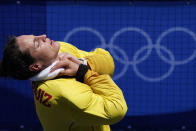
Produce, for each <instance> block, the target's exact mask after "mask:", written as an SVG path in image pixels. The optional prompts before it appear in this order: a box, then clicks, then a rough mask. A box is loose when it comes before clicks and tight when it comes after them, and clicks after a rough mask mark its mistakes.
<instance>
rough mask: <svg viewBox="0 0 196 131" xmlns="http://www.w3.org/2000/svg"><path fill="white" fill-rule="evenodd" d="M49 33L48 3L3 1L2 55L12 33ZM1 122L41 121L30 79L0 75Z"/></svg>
mask: <svg viewBox="0 0 196 131" xmlns="http://www.w3.org/2000/svg"><path fill="white" fill-rule="evenodd" d="M43 33H46V7H45V5H44V4H38V5H28V4H26V5H24V4H22V3H19V4H16V3H13V4H6V3H3V4H2V3H1V5H0V43H1V44H0V52H1V53H0V57H1V58H2V53H3V47H4V43H5V42H6V37H7V36H9V35H16V36H18V35H22V34H35V35H39V34H43ZM0 90H1V92H0V99H1V106H0V107H1V108H0V123H1V124H0V125H1V126H2V125H6V124H8V125H10V124H11V123H12V124H13V125H16V124H29V125H32V124H33V123H38V119H37V116H36V113H35V107H34V102H33V94H32V89H31V86H30V81H17V80H12V79H2V78H1V79H0Z"/></svg>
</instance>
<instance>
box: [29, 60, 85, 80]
mask: <svg viewBox="0 0 196 131" xmlns="http://www.w3.org/2000/svg"><path fill="white" fill-rule="evenodd" d="M78 60H81V61H83V62H84V65H87V61H86V60H85V59H84V58H79V59H78ZM57 62H58V61H55V62H53V63H52V64H51V65H50V66H48V67H47V68H45V69H44V70H42V71H41V72H39V73H38V74H37V75H36V76H33V77H31V78H30V80H31V81H42V80H50V79H54V78H55V77H57V76H58V74H59V73H60V72H61V71H62V70H64V68H59V69H56V70H55V71H53V72H50V71H51V69H52V67H54V66H55V65H56V64H57Z"/></svg>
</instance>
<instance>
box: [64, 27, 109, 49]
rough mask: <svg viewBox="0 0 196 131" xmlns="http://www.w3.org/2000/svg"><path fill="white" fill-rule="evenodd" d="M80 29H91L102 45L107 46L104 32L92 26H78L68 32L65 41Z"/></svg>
mask: <svg viewBox="0 0 196 131" xmlns="http://www.w3.org/2000/svg"><path fill="white" fill-rule="evenodd" d="M80 31H89V32H92V33H93V34H95V35H96V36H97V37H98V38H99V39H100V41H101V46H106V42H105V38H104V37H103V36H102V34H101V33H100V32H98V31H97V30H95V29H93V28H90V27H78V28H74V29H72V30H71V31H69V32H68V34H67V35H66V36H65V38H64V41H66V42H67V41H68V40H69V38H70V37H71V36H72V35H73V34H75V33H77V32H80Z"/></svg>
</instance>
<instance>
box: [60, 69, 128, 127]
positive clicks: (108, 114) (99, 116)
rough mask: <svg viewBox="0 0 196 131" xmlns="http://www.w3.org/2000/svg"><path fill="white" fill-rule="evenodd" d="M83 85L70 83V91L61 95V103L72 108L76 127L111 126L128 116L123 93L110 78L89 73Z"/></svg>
mask: <svg viewBox="0 0 196 131" xmlns="http://www.w3.org/2000/svg"><path fill="white" fill-rule="evenodd" d="M84 83H85V84H84ZM84 83H80V82H77V81H74V82H71V83H70V84H69V86H71V87H70V89H71V90H70V91H69V92H68V91H66V90H63V91H62V97H61V99H62V101H64V102H66V103H67V102H68V103H69V106H70V108H72V117H73V121H74V122H75V123H77V124H82V125H85V124H88V125H89V124H91V125H100V124H101V125H108V124H109V125H110V124H114V123H116V122H118V121H120V120H121V119H122V118H123V117H124V116H125V114H126V112H127V105H126V102H125V99H124V96H123V93H122V91H121V89H120V88H119V87H118V86H117V85H116V84H115V83H114V82H113V80H112V79H111V77H110V76H109V75H107V74H105V75H99V74H98V73H96V72H94V71H91V70H88V72H87V73H86V75H85V78H84ZM68 89H69V87H68Z"/></svg>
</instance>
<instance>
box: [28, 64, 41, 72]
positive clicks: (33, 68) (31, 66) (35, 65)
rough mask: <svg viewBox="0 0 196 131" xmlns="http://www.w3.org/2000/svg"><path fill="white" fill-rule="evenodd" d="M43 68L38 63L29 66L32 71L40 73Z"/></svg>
mask: <svg viewBox="0 0 196 131" xmlns="http://www.w3.org/2000/svg"><path fill="white" fill-rule="evenodd" d="M41 68H42V65H41V64H38V63H33V64H31V65H30V66H29V70H30V71H39V70H41Z"/></svg>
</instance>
